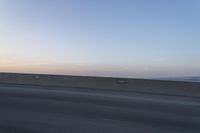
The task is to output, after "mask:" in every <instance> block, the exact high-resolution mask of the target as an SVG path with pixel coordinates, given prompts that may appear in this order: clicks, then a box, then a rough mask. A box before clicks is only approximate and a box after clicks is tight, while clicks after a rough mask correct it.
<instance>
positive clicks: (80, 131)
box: [0, 84, 200, 133]
mask: <svg viewBox="0 0 200 133" xmlns="http://www.w3.org/2000/svg"><path fill="white" fill-rule="evenodd" d="M0 133H200V99H199V98H195V97H180V96H166V95H155V94H142V93H130V92H114V91H113V92H112V91H97V90H95V91H94V90H92V89H74V88H66V89H64V88H56V87H36V86H35V87H34V86H22V85H21V86H20V85H3V84H1V85H0Z"/></svg>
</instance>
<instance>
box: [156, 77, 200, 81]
mask: <svg viewBox="0 0 200 133" xmlns="http://www.w3.org/2000/svg"><path fill="white" fill-rule="evenodd" d="M157 79H161V80H171V81H188V82H200V76H188V77H187V76H186V77H171V78H157Z"/></svg>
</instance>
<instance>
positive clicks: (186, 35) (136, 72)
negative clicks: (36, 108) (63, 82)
mask: <svg viewBox="0 0 200 133" xmlns="http://www.w3.org/2000/svg"><path fill="white" fill-rule="evenodd" d="M0 72H25V73H27V72H28V73H50V74H70V75H90V76H91V75H92V76H109V77H110V76H117V77H132V78H154V77H155V78H156V77H173V76H176V77H177V76H198V75H200V0H0Z"/></svg>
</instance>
